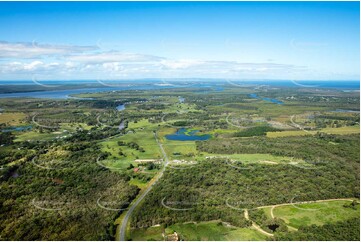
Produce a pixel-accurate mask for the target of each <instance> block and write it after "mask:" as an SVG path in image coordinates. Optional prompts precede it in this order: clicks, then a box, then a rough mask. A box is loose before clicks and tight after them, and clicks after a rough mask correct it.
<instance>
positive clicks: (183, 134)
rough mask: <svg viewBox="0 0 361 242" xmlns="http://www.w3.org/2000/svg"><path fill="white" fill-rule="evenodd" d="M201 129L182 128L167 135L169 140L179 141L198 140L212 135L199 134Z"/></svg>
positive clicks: (206, 138)
mask: <svg viewBox="0 0 361 242" xmlns="http://www.w3.org/2000/svg"><path fill="white" fill-rule="evenodd" d="M198 132H199V130H188V129H186V128H180V129H178V130H177V132H175V133H174V134H168V135H166V136H165V137H166V138H167V139H168V140H178V141H197V140H208V139H210V138H211V137H212V136H211V135H210V134H203V135H197V133H198Z"/></svg>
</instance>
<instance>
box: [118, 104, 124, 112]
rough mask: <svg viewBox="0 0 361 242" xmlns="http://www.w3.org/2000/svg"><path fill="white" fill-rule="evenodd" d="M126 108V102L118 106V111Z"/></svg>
mask: <svg viewBox="0 0 361 242" xmlns="http://www.w3.org/2000/svg"><path fill="white" fill-rule="evenodd" d="M124 109H125V104H120V105H118V106H117V110H118V111H123V110H124Z"/></svg>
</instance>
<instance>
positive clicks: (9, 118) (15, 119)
mask: <svg viewBox="0 0 361 242" xmlns="http://www.w3.org/2000/svg"><path fill="white" fill-rule="evenodd" d="M25 117H26V115H25V114H24V113H0V123H5V124H8V125H10V126H14V125H19V124H21V120H22V119H24V118H25Z"/></svg>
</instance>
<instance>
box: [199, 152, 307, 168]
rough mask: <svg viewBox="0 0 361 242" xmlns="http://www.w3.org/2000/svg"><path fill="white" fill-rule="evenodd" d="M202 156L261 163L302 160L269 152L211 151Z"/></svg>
mask: <svg viewBox="0 0 361 242" xmlns="http://www.w3.org/2000/svg"><path fill="white" fill-rule="evenodd" d="M202 156H203V157H204V158H206V157H210V158H213V157H227V158H228V159H231V160H234V161H241V162H244V163H261V164H262V163H263V164H271V165H272V164H288V163H290V162H297V163H301V162H303V161H302V160H295V159H293V158H292V157H286V156H275V155H270V154H231V155H228V154H227V155H225V154H211V153H205V152H202Z"/></svg>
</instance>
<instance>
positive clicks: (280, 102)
mask: <svg viewBox="0 0 361 242" xmlns="http://www.w3.org/2000/svg"><path fill="white" fill-rule="evenodd" d="M248 96H249V97H251V98H256V99H261V100H263V101H267V102H271V103H275V104H283V102H282V101H280V100H277V99H275V98H269V97H260V96H258V95H257V94H255V93H252V94H249V95H248Z"/></svg>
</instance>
